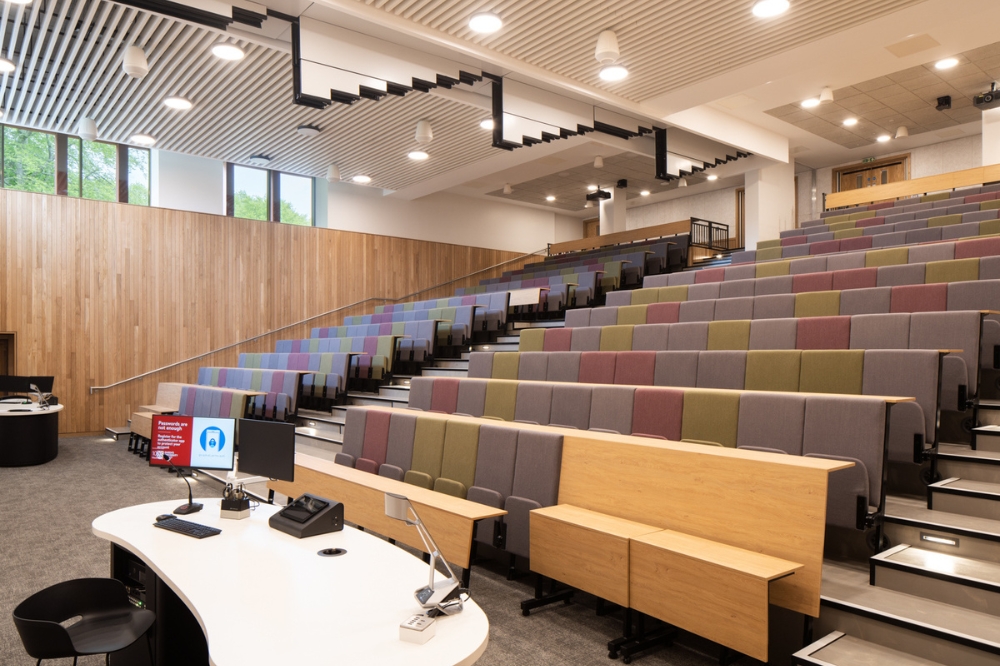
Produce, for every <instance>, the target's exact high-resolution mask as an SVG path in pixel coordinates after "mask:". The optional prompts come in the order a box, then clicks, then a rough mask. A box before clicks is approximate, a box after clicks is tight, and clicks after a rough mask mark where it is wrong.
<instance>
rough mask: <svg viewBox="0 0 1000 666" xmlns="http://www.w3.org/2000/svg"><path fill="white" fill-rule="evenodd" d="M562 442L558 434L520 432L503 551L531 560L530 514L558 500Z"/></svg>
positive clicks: (506, 503) (506, 502) (507, 504)
mask: <svg viewBox="0 0 1000 666" xmlns="http://www.w3.org/2000/svg"><path fill="white" fill-rule="evenodd" d="M562 442H563V438H562V435H560V434H558V433H551V432H536V431H528V430H522V431H521V432H520V433H518V436H517V457H516V460H515V463H514V482H513V484H512V487H511V493H510V496H509V497H508V498H507V500H506V501H505V502H504V508H505V509H506V510H507V515H506V516H505V517H504V522H505V523H506V524H507V538H506V542H505V544H504V548H505V549H506V550H507V552H508V553H511V554H513V555H519V556H521V557H528V554H529V553H528V549H529V543H530V539H529V524H530V518H529V514H530V512H531V511H532V510H534V509H538V508H541V507H546V506H552V505H553V504H555V503H556V502H557V501H558V496H559V471H560V467H561V465H562Z"/></svg>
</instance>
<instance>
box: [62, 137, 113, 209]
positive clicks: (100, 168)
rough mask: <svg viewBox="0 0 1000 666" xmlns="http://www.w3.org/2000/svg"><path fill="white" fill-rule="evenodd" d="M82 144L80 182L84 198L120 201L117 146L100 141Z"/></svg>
mask: <svg viewBox="0 0 1000 666" xmlns="http://www.w3.org/2000/svg"><path fill="white" fill-rule="evenodd" d="M82 143H83V160H82V162H81V169H80V182H81V190H82V194H83V198H84V199H94V200H96V201H118V155H117V149H116V147H115V144H113V143H101V142H99V141H83V142H82ZM67 157H68V155H67ZM67 172H69V169H67Z"/></svg>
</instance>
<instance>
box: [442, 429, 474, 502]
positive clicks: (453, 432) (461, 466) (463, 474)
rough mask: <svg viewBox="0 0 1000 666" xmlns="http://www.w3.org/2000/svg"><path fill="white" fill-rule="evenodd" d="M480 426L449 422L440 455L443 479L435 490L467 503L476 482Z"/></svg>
mask: <svg viewBox="0 0 1000 666" xmlns="http://www.w3.org/2000/svg"><path fill="white" fill-rule="evenodd" d="M478 452H479V424H478V423H465V422H462V421H448V425H447V427H446V428H445V433H444V448H443V450H442V454H441V475H440V476H439V477H438V478H437V479H435V481H434V490H436V491H437V492H442V493H445V494H448V495H452V496H454V497H460V498H462V499H465V496H466V493H468V491H469V488H471V487H472V484H473V482H474V481H475V478H476V457H477V456H478Z"/></svg>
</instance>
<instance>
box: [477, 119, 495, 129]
mask: <svg viewBox="0 0 1000 666" xmlns="http://www.w3.org/2000/svg"><path fill="white" fill-rule="evenodd" d="M479 126H480V127H481V128H483V129H484V130H492V129H493V119H492V118H487V119H486V120H480V121H479Z"/></svg>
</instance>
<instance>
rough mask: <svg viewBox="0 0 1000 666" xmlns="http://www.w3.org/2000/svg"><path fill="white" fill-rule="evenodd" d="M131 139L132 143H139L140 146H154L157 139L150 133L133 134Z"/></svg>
mask: <svg viewBox="0 0 1000 666" xmlns="http://www.w3.org/2000/svg"><path fill="white" fill-rule="evenodd" d="M130 141H132V143H137V144H139V145H140V146H152V145H154V144H155V143H156V139H154V138H153V137H151V136H150V135H148V134H133V135H132V138H131V139H130Z"/></svg>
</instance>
